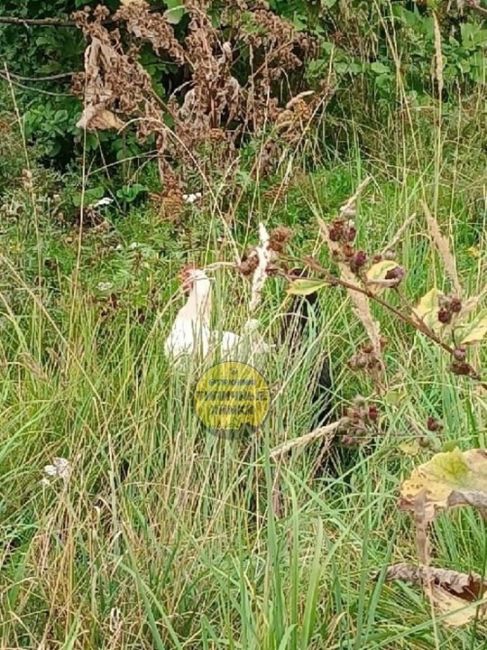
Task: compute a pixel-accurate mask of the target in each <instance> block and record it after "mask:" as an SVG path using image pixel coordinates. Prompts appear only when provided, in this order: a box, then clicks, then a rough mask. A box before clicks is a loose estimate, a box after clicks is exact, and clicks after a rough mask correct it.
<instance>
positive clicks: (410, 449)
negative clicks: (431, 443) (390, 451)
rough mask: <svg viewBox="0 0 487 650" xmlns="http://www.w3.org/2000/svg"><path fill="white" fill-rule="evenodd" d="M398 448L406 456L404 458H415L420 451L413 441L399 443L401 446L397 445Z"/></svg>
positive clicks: (415, 441)
mask: <svg viewBox="0 0 487 650" xmlns="http://www.w3.org/2000/svg"><path fill="white" fill-rule="evenodd" d="M398 448H399V449H400V450H401V451H402V453H403V454H406V456H417V455H418V454H419V452H420V450H421V447H420V446H419V442H417V440H414V441H413V442H401V444H400V445H398Z"/></svg>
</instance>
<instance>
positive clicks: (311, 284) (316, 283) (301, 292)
mask: <svg viewBox="0 0 487 650" xmlns="http://www.w3.org/2000/svg"><path fill="white" fill-rule="evenodd" d="M327 284H328V283H327V282H326V280H318V279H316V280H313V279H310V278H300V279H298V280H293V282H291V284H290V285H289V287H288V290H287V292H288V294H291V295H293V296H309V295H310V294H312V293H315V292H316V291H318V290H319V289H323V288H324V287H326V285H327Z"/></svg>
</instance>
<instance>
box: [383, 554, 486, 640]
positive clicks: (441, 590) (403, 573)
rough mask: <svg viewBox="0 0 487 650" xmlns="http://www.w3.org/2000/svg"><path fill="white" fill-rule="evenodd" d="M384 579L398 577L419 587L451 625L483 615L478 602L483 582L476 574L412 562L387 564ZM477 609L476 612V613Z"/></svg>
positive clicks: (484, 589) (445, 621)
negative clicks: (417, 564)
mask: <svg viewBox="0 0 487 650" xmlns="http://www.w3.org/2000/svg"><path fill="white" fill-rule="evenodd" d="M385 580H386V581H390V580H400V581H401V582H407V583H410V584H414V585H419V586H421V587H422V588H423V590H424V592H425V594H426V595H427V596H428V598H431V599H432V602H433V605H434V607H435V609H436V611H437V613H438V614H439V615H442V616H443V617H444V618H443V622H444V623H445V624H446V625H450V626H452V627H458V626H461V625H465V624H466V623H469V622H470V621H472V620H473V619H474V618H475V617H476V616H477V615H478V616H479V617H480V618H484V617H485V614H486V604H485V603H483V604H480V605H479V604H478V603H476V601H478V600H480V599H482V598H483V597H484V595H485V593H486V591H487V582H486V581H485V580H484V579H483V578H482V577H481V576H480V575H478V574H477V573H468V574H467V573H459V572H458V571H452V570H450V569H441V568H436V567H430V566H424V565H419V566H416V565H412V564H405V563H401V564H394V565H392V566H390V567H388V569H387V571H386V575H385ZM477 610H478V614H477Z"/></svg>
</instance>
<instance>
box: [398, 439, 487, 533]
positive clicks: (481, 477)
mask: <svg viewBox="0 0 487 650" xmlns="http://www.w3.org/2000/svg"><path fill="white" fill-rule="evenodd" d="M466 504H468V505H472V506H474V507H479V508H483V507H486V506H487V451H486V450H485V449H471V450H470V451H465V452H462V451H460V449H458V448H457V449H454V450H453V451H449V452H443V453H439V454H436V455H435V456H433V458H432V459H431V460H430V461H428V462H427V463H424V464H423V465H420V466H419V467H417V468H416V469H415V470H414V471H413V472H412V474H411V476H410V478H409V479H407V480H406V481H404V483H403V484H402V487H401V501H400V507H401V508H402V509H403V510H412V511H414V512H415V513H416V515H418V514H419V510H418V506H420V508H421V515H422V517H423V519H424V521H425V522H428V521H431V520H432V519H434V517H435V515H436V513H437V512H438V511H439V510H445V509H447V508H450V507H452V506H458V505H466Z"/></svg>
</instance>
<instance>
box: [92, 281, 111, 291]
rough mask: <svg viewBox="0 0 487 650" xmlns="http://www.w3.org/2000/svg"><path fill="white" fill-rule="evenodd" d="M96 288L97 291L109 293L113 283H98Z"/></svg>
mask: <svg viewBox="0 0 487 650" xmlns="http://www.w3.org/2000/svg"><path fill="white" fill-rule="evenodd" d="M96 288H97V289H98V291H110V289H113V283H112V282H99V283H98V284H97V285H96Z"/></svg>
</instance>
